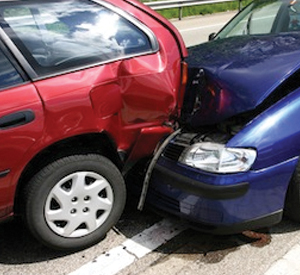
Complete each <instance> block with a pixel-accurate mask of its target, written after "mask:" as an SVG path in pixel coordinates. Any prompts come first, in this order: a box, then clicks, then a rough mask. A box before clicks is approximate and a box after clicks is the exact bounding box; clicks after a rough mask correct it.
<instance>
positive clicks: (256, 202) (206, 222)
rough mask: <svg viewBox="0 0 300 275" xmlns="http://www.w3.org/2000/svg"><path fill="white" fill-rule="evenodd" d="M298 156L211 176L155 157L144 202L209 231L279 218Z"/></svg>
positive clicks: (256, 225)
mask: <svg viewBox="0 0 300 275" xmlns="http://www.w3.org/2000/svg"><path fill="white" fill-rule="evenodd" d="M297 161H298V158H293V159H291V160H288V161H285V162H283V163H280V164H278V165H275V166H272V167H268V168H266V169H262V170H259V171H248V172H246V173H237V174H213V173H206V172H203V171H200V170H198V169H194V168H191V167H188V166H185V165H182V164H180V163H179V162H176V161H173V160H169V159H167V158H164V157H163V156H161V157H160V158H159V160H158V162H157V164H156V166H155V167H154V170H153V172H152V176H151V181H150V189H149V192H148V196H147V202H148V203H150V204H151V205H153V206H154V207H156V208H158V209H160V210H163V211H165V212H167V213H171V214H174V215H176V216H179V217H181V218H184V219H186V220H188V221H190V222H192V223H193V225H195V226H196V227H198V229H200V230H204V231H209V232H213V233H224V234H225V233H234V232H240V231H242V230H246V229H254V228H261V227H265V226H270V225H273V224H276V223H278V222H280V221H281V219H282V213H283V208H284V202H285V195H286V191H287V187H288V183H289V181H290V178H291V175H292V173H293V171H294V169H295V165H296V163H297Z"/></svg>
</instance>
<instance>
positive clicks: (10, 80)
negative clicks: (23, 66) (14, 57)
mask: <svg viewBox="0 0 300 275" xmlns="http://www.w3.org/2000/svg"><path fill="white" fill-rule="evenodd" d="M0 68H1V70H0V89H3V88H8V87H11V86H15V85H18V84H21V83H23V82H24V81H23V79H22V77H21V76H20V74H19V73H18V71H17V70H16V69H15V68H14V66H13V65H12V64H11V62H10V61H9V60H8V58H7V57H6V56H5V55H4V53H3V52H2V50H1V48H0Z"/></svg>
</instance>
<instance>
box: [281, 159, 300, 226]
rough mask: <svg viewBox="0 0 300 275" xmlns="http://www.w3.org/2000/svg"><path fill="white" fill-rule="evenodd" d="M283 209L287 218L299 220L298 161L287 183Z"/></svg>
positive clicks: (299, 185) (299, 174)
mask: <svg viewBox="0 0 300 275" xmlns="http://www.w3.org/2000/svg"><path fill="white" fill-rule="evenodd" d="M284 211H285V214H286V216H287V217H288V218H290V219H291V220H293V221H296V222H300V163H298V165H297V168H296V170H295V172H294V174H293V177H292V179H291V182H290V184H289V187H288V191H287V194H286V201H285V209H284Z"/></svg>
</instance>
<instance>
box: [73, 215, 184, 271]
mask: <svg viewBox="0 0 300 275" xmlns="http://www.w3.org/2000/svg"><path fill="white" fill-rule="evenodd" d="M185 229H186V226H185V225H183V224H180V223H176V222H174V221H171V220H168V219H164V220H162V221H160V222H158V223H156V224H154V225H153V226H151V227H149V228H147V229H145V230H144V231H143V232H141V233H139V234H137V235H135V236H134V237H132V238H131V239H127V240H126V241H124V242H123V243H122V244H121V245H119V246H117V247H115V248H112V249H111V250H110V251H108V252H107V253H105V254H103V255H101V256H99V257H98V258H96V259H95V260H94V261H92V262H89V263H87V264H86V265H83V266H82V267H80V268H79V269H77V270H75V271H74V272H72V273H70V274H69V275H114V274H116V273H118V272H119V271H121V270H122V269H123V268H125V267H127V266H129V265H131V264H132V263H133V262H134V261H137V260H138V259H140V258H142V257H144V256H145V255H147V254H148V253H150V252H151V251H153V250H154V249H156V248H158V247H159V246H161V245H163V244H164V243H166V242H167V241H169V240H171V239H172V238H174V237H175V236H177V235H178V234H179V233H181V232H182V231H184V230H185Z"/></svg>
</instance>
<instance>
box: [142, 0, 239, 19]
mask: <svg viewBox="0 0 300 275" xmlns="http://www.w3.org/2000/svg"><path fill="white" fill-rule="evenodd" d="M234 1H237V0H166V1H153V2H144V4H145V5H147V6H149V7H151V8H152V9H154V10H163V9H172V8H178V18H179V20H181V18H182V10H183V7H191V6H200V5H205V4H216V3H224V2H234ZM238 1H239V10H241V8H242V0H238Z"/></svg>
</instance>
